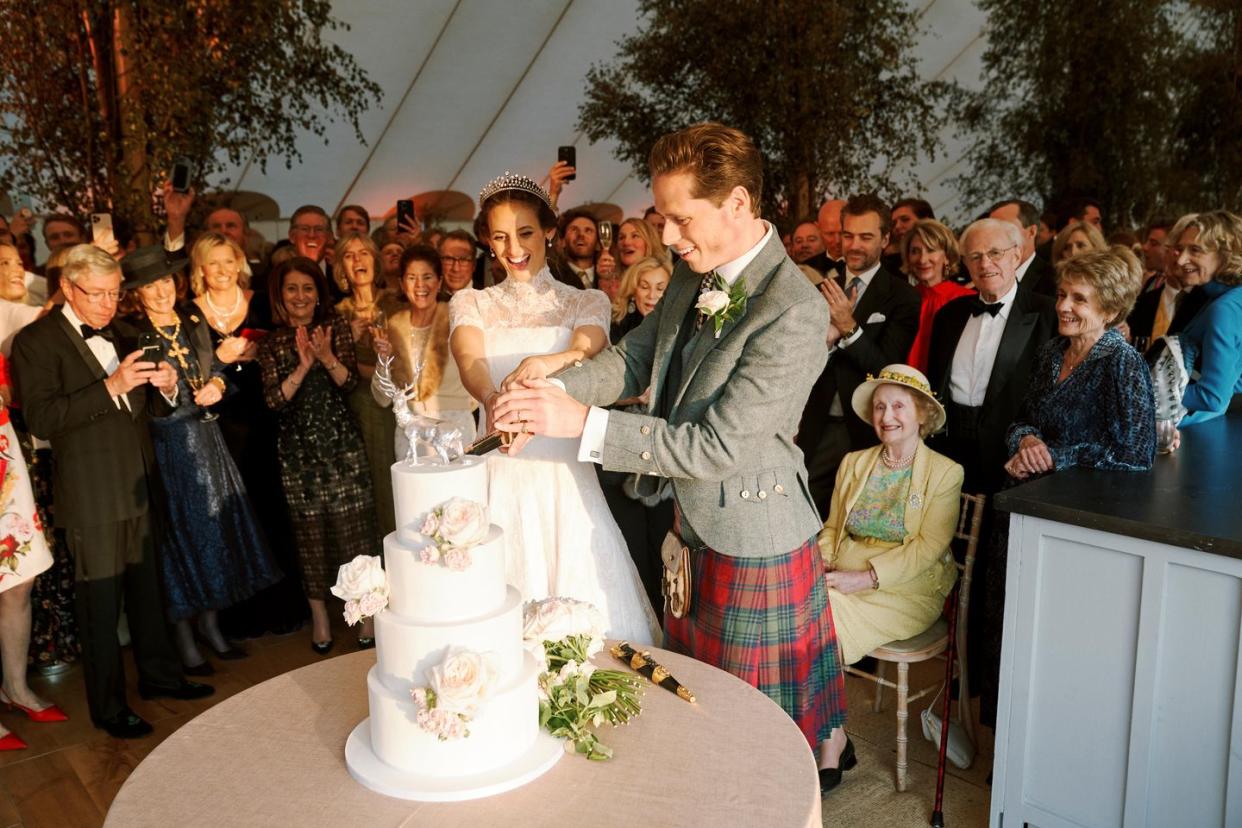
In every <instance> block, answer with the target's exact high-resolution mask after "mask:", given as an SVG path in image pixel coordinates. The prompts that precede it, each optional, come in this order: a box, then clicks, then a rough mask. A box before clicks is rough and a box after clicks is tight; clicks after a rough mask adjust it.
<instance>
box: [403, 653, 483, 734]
mask: <svg viewBox="0 0 1242 828" xmlns="http://www.w3.org/2000/svg"><path fill="white" fill-rule="evenodd" d="M429 680H430V684H429V685H428V686H427V687H415V688H414V689H413V690H411V691H410V697H411V698H412V699H413V700H414V705H415V706H416V707H417V708H418V712H417V713H416V714H415V716H414V720H415V721H416V722H417V723H418V726H419V727H421V728H422V729H423V730H426V731H427V732H428V733H433V734H435V736H436V738H438V739H439V740H440V741H441V742H445V741H448V740H449V739H464V738H465V737H467V736H469V735H470V730H469V729H468V727H467V725H469V724H470V717H471V716H473V715H474V712H475V711H476V710H477V709H478V707H479V705H480V704H482V703H483V702H484V701H486V700H487V697H488V696H490V695H491V694H492V691H493V690H494V689H495V687H496V662H495V658H494V656H493V655H492V654H491V653H476V652H474V651H473V650H467V649H465V648H464V647H455V648H452V649H450V650H449V651H448V652H447V653H446V654H445V656H444V660H443V661H441V662H440V663H439V664H438V665H436V666H435V667H432V668H431V677H430V679H429Z"/></svg>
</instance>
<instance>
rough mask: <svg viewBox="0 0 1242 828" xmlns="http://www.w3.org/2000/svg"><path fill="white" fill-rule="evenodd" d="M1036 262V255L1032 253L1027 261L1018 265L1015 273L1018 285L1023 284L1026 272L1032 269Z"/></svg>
mask: <svg viewBox="0 0 1242 828" xmlns="http://www.w3.org/2000/svg"><path fill="white" fill-rule="evenodd" d="M1034 261H1035V254H1034V253H1032V254H1031V255H1030V256H1028V257H1027V259H1026V261H1024V262H1023V263H1022V264H1020V265H1018V269H1017V270H1016V271H1015V272H1014V274H1015V276H1016V277H1017V281H1018V284H1022V277H1023V276H1025V275H1026V272H1027V271H1028V270H1030V269H1031V264H1032V263H1033V262H1034Z"/></svg>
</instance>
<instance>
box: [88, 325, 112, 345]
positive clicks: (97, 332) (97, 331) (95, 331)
mask: <svg viewBox="0 0 1242 828" xmlns="http://www.w3.org/2000/svg"><path fill="white" fill-rule="evenodd" d="M93 336H101V337H103V338H104V339H106V340H108V341H109V342H114V341H115V340H116V334H114V333H113V332H112V326H111V325H104V326H103V327H102V328H92V327H91V326H90V325H87V324H86V323H85V322H83V323H82V338H83V339H85V340H87V341H88V342H89V341H90V339H91V337H93Z"/></svg>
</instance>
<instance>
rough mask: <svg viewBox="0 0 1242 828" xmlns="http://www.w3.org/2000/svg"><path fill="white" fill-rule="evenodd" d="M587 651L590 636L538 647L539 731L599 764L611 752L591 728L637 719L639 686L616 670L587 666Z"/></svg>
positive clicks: (629, 675) (638, 681)
mask: <svg viewBox="0 0 1242 828" xmlns="http://www.w3.org/2000/svg"><path fill="white" fill-rule="evenodd" d="M590 645H591V637H590V636H589V635H573V636H569V637H567V638H563V639H561V640H559V641H545V642H544V643H543V647H544V652H545V653H546V654H547V659H548V669H547V671H546V672H544V673H542V674H541V675H540V676H539V687H540V689H541V690H542V691H543V692H542V694H541V695H542V696H543V698H542V699H541V700H540V702H539V726H540V727H542V728H545V729H546V730H547V731H548V732H549V733H551V734H552V735H553V736H556V737H558V738H561V739H566V740H568V741H571V742H572V743H573V746H574V750H575V752H577V753H581V754H584V755H585V756H586V757H587V758H588V759H595V760H603V759H609V758H611V757H612V748H610V747H608V746H607V745H605V744H604V743H603V742H601V741H600V740H599V737H598V736H597V735H596V734H595V732H594V730H593V728H598V727H599V726H601V725H603V724H609V725H613V726H616V725H618V724H625V723H626V722H628V721H629V720H630V719H631V718H632V717H634V716H637V715H638V714H639V713H640V712H641V710H642V708H641V705H640V703H639V697H640V696H641V695H642V684H643V680H642V679H641V678H640V677H638V676H636V675H634V674H632V673H627V672H624V671H621V670H599V669H596V668H595V667H594V666H593V665H592V664H591V663H590V662H589V660H588V659H589V655H588V649H589V648H590Z"/></svg>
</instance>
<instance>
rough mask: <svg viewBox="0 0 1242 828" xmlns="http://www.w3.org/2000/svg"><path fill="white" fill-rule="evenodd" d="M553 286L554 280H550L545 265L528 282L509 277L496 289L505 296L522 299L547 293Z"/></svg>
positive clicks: (550, 276)
mask: <svg viewBox="0 0 1242 828" xmlns="http://www.w3.org/2000/svg"><path fill="white" fill-rule="evenodd" d="M555 284H556V279H554V278H552V271H551V270H549V269H548V267H547V265H544V267H543V268H542V269H541V270H540V271H539V272H538V273H536V274H535V275H534V276H532V277H531V278H530V281H527V282H523V281H520V280H518V279H514V278H511V277H510V278H506V279H505V280H504V281H503V282H501V283H500V284H499V285H496V289H497V290H499V291H500V292H501V293H502V294H504V295H506V296H512V297H513V298H515V299H522V298H525V297H528V296H532V295H537V294H540V293H544V292H546V291H549V290H551V289H552V286H553V285H555Z"/></svg>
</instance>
